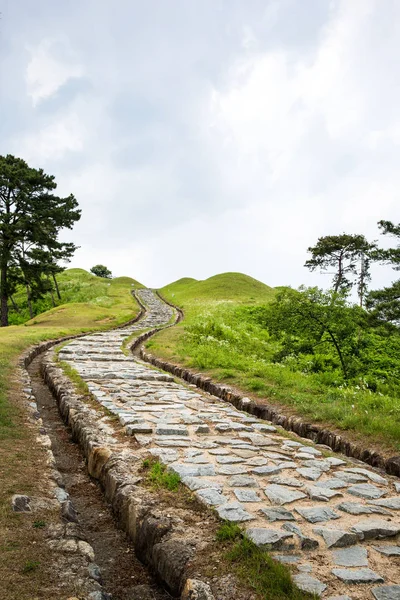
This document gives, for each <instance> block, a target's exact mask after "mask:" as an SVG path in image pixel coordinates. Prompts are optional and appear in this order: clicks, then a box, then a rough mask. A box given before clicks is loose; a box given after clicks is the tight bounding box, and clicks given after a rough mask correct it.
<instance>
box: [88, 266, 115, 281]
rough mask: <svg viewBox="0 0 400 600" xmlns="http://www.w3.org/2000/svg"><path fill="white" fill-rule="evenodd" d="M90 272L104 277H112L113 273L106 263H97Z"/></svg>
mask: <svg viewBox="0 0 400 600" xmlns="http://www.w3.org/2000/svg"><path fill="white" fill-rule="evenodd" d="M90 272H91V273H93V275H96V276H97V277H104V278H105V279H111V278H112V273H111V271H110V270H109V269H107V267H105V266H104V265H95V266H94V267H92V268H91V269H90Z"/></svg>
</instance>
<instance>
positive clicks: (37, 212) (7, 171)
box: [0, 154, 81, 326]
mask: <svg viewBox="0 0 400 600" xmlns="http://www.w3.org/2000/svg"><path fill="white" fill-rule="evenodd" d="M56 188H57V184H56V182H55V180H54V176H52V175H47V174H46V173H44V171H43V169H34V168H32V167H29V166H28V165H27V163H26V162H25V161H24V160H22V159H21V158H16V157H14V156H12V155H10V154H9V155H7V156H0V296H1V325H2V326H5V325H8V299H9V297H10V294H11V293H12V290H13V288H14V287H15V285H16V282H17V281H21V278H22V281H23V282H24V283H25V285H27V291H28V297H29V294H30V295H31V297H32V296H35V295H39V296H40V295H41V294H43V293H45V291H46V289H48V279H46V278H43V274H44V273H45V272H46V269H47V268H49V267H50V264H52V265H53V274H55V272H56V267H55V265H56V264H57V261H58V260H60V259H64V258H66V259H68V257H70V256H71V254H72V252H73V251H74V250H75V246H74V245H73V244H65V243H61V242H60V241H59V240H58V235H59V233H60V231H61V230H62V229H64V228H68V229H71V228H72V227H73V225H74V223H75V222H76V221H78V220H79V218H80V214H81V211H80V210H79V209H78V203H77V201H76V199H75V197H74V196H73V195H72V194H71V195H70V196H67V197H66V198H61V197H59V196H57V195H56V194H55V190H56ZM57 268H58V267H57ZM49 273H50V271H49Z"/></svg>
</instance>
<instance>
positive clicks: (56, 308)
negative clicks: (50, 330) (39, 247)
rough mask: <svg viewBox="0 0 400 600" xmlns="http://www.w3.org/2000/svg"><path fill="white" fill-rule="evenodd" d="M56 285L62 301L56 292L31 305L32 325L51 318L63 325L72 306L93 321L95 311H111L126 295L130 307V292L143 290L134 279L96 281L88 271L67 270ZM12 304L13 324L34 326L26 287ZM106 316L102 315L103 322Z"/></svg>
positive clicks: (19, 292) (17, 292)
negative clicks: (115, 302) (103, 309)
mask: <svg viewBox="0 0 400 600" xmlns="http://www.w3.org/2000/svg"><path fill="white" fill-rule="evenodd" d="M57 283H58V288H59V291H60V295H61V298H58V296H57V294H56V290H53V294H51V293H47V294H45V295H44V296H43V298H40V299H38V300H34V301H33V302H32V307H33V314H34V319H33V321H34V322H35V323H44V322H46V323H47V320H48V318H50V319H51V322H52V323H53V322H54V321H55V320H58V317H59V316H60V322H61V321H62V320H63V317H64V316H65V314H66V310H67V305H68V307H69V308H68V311H67V312H68V313H70V312H71V311H73V310H75V308H74V307H73V306H72V305H78V304H79V307H80V308H79V311H78V312H80V313H82V315H83V314H84V313H86V316H88V315H89V313H90V318H92V316H93V314H92V313H93V309H94V308H96V310H98V311H99V310H100V308H102V307H103V308H107V309H109V308H110V307H111V306H112V305H113V303H114V301H115V299H116V298H118V297H121V295H122V296H123V295H125V297H127V295H128V304H129V303H130V300H129V296H130V292H131V291H132V290H133V289H138V288H142V287H144V286H143V285H142V284H141V283H140V282H138V281H136V280H135V279H132V277H115V279H105V278H103V277H96V275H92V273H89V272H88V271H85V269H66V270H65V271H63V272H62V273H59V274H58V275H57ZM13 301H14V304H13V305H12V306H10V315H9V317H10V324H11V325H21V324H23V323H27V322H29V324H31V323H32V321H31V320H30V314H29V309H28V301H27V295H26V289H25V287H24V286H19V287H18V289H17V291H16V292H15V293H14V294H13ZM83 305H86V309H85V310H82V307H83ZM87 311H89V312H87ZM61 315H62V318H61ZM103 316H104V315H102V314H100V317H101V318H102V317H103ZM125 316H126V314H124V316H123V317H121V318H125ZM100 320H101V319H100ZM126 320H127V319H126Z"/></svg>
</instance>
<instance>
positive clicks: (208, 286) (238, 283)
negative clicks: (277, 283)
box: [159, 273, 275, 306]
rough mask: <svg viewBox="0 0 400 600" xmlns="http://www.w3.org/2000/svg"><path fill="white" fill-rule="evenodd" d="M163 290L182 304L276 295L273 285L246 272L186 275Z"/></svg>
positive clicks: (263, 298)
mask: <svg viewBox="0 0 400 600" xmlns="http://www.w3.org/2000/svg"><path fill="white" fill-rule="evenodd" d="M159 291H160V293H161V294H162V295H164V296H165V297H166V298H168V299H169V300H171V301H172V302H176V303H177V304H178V305H179V306H185V305H187V304H192V303H193V302H207V301H210V302H215V301H224V300H225V301H235V302H246V303H253V302H266V301H269V300H270V299H271V298H272V297H273V296H274V293H275V292H274V289H273V288H271V287H270V286H268V285H266V284H265V283H262V282H261V281H258V280H257V279H254V278H253V277H250V276H249V275H244V274H243V273H221V274H219V275H214V276H213V277H209V278H208V279H204V280H202V281H198V280H196V279H192V278H190V277H184V278H183V279H179V280H178V281H175V282H173V283H170V284H168V285H166V286H164V287H163V288H161V289H160V290H159Z"/></svg>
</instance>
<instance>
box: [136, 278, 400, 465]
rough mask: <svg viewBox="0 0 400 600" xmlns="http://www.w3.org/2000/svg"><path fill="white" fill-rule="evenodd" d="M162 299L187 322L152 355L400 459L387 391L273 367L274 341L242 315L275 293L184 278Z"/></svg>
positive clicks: (155, 341) (399, 437) (233, 281)
mask: <svg viewBox="0 0 400 600" xmlns="http://www.w3.org/2000/svg"><path fill="white" fill-rule="evenodd" d="M160 292H161V294H162V295H163V297H165V298H166V299H167V300H168V301H170V302H172V303H175V304H176V305H177V306H179V307H181V308H183V310H184V314H185V318H184V320H183V322H181V323H180V324H179V325H178V326H177V327H174V328H172V329H167V330H164V331H163V332H160V333H158V334H157V335H156V336H155V337H153V338H152V339H151V340H149V341H148V342H147V344H146V346H147V348H149V349H150V350H151V352H153V353H154V354H156V355H158V356H160V357H162V358H164V359H166V360H170V361H172V362H174V363H179V364H181V365H183V366H185V367H189V368H193V369H195V370H196V371H202V372H203V373H206V374H207V375H209V376H211V377H213V379H215V380H218V381H220V382H223V383H226V384H227V385H229V386H231V387H235V388H237V389H240V390H241V391H242V392H243V393H244V394H245V395H249V396H252V397H254V398H257V399H260V400H259V401H260V402H262V401H268V402H271V403H273V404H276V405H279V406H281V407H282V410H284V411H289V412H291V413H294V414H297V415H300V416H302V417H305V418H307V419H308V420H310V421H312V422H314V423H320V424H322V425H326V426H329V427H330V428H333V429H336V430H341V431H347V432H348V435H349V436H350V437H352V438H353V439H354V440H361V441H363V442H364V443H367V444H369V445H370V446H371V447H374V448H375V449H377V450H380V451H383V452H386V453H387V454H393V453H398V452H399V450H400V398H398V397H396V395H395V394H393V393H391V392H390V390H385V389H382V390H381V391H380V392H379V390H378V393H374V392H372V391H371V390H370V389H368V388H367V386H366V385H364V382H363V381H360V382H359V383H357V384H353V385H347V386H346V385H342V384H340V382H337V381H335V380H334V374H333V375H332V373H326V372H325V373H323V372H321V373H311V372H307V370H306V369H305V370H304V371H299V370H298V369H297V368H296V366H294V365H292V364H291V362H290V360H288V361H287V362H286V363H276V362H273V361H272V357H273V355H274V354H275V352H276V350H277V345H276V342H274V341H272V340H271V339H270V337H269V335H268V332H267V330H266V329H263V328H262V327H261V326H259V325H258V324H257V323H255V322H254V321H253V320H252V319H251V318H250V317H249V313H248V311H246V310H244V307H247V306H257V305H261V304H265V303H266V302H268V301H269V300H271V299H272V298H273V297H274V295H275V291H274V290H273V289H272V288H270V287H268V286H265V285H264V284H262V283H261V282H257V281H256V280H254V279H252V278H249V277H246V276H245V275H241V274H236V273H225V274H223V275H217V276H215V277H211V278H210V279H207V280H205V281H196V280H191V279H188V278H186V279H182V280H179V281H177V282H175V283H173V284H170V285H167V286H165V287H164V288H162V289H161V290H160Z"/></svg>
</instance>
